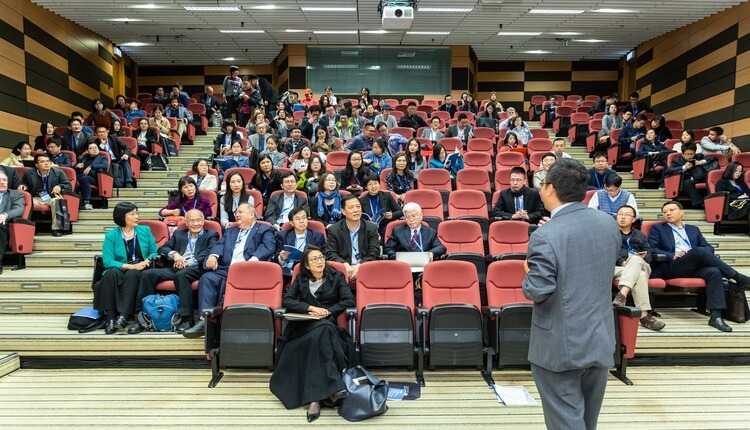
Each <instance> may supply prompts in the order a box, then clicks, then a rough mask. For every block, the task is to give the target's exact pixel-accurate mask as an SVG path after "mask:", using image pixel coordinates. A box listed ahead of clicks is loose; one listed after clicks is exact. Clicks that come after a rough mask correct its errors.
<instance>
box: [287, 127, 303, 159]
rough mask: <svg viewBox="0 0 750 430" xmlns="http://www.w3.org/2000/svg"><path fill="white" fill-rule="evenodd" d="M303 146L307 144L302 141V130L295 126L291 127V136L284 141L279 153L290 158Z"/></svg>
mask: <svg viewBox="0 0 750 430" xmlns="http://www.w3.org/2000/svg"><path fill="white" fill-rule="evenodd" d="M305 145H307V142H306V141H304V140H302V129H300V128H299V127H297V126H295V127H292V132H291V136H290V137H289V138H288V139H286V140H285V141H284V145H283V146H282V147H281V151H282V152H284V153H285V154H286V155H287V157H291V156H292V155H294V153H296V152H297V151H299V150H300V148H302V147H303V146H305Z"/></svg>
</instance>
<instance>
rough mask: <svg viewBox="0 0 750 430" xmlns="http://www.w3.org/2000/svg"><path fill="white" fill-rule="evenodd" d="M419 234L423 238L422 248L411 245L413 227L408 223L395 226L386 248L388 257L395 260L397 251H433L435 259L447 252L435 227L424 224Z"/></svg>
mask: <svg viewBox="0 0 750 430" xmlns="http://www.w3.org/2000/svg"><path fill="white" fill-rule="evenodd" d="M419 234H420V236H421V239H422V249H419V247H416V248H413V247H412V246H411V229H410V228H409V226H408V225H400V226H398V227H396V228H394V229H393V234H391V237H389V238H388V242H386V243H385V248H384V251H385V254H386V255H387V256H388V259H389V260H395V259H396V252H431V253H432V254H433V259H435V260H437V259H438V258H440V257H442V256H443V254H445V252H446V249H445V246H444V245H443V244H442V243H440V241H439V240H438V237H437V231H435V229H433V228H430V227H425V226H422V227H421V228H420V229H419Z"/></svg>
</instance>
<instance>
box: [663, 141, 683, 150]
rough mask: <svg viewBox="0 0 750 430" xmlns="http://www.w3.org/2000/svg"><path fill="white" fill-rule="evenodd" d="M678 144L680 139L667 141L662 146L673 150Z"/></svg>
mask: <svg viewBox="0 0 750 430" xmlns="http://www.w3.org/2000/svg"><path fill="white" fill-rule="evenodd" d="M678 143H680V139H667V140H665V141H664V146H666V147H667V149H669V150H674V146H675V145H677V144H678Z"/></svg>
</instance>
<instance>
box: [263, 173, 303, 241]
mask: <svg viewBox="0 0 750 430" xmlns="http://www.w3.org/2000/svg"><path fill="white" fill-rule="evenodd" d="M281 189H282V192H281V193H278V194H276V195H272V196H271V197H270V198H269V199H268V205H267V206H266V210H265V217H266V221H268V222H269V223H271V225H272V226H273V228H275V229H276V230H277V231H278V230H281V226H282V225H283V224H284V223H285V222H287V221H289V212H290V211H291V210H292V209H293V208H296V207H303V208H307V199H305V198H303V197H300V196H298V195H297V193H296V191H297V179H296V178H295V176H294V173H292V172H286V173H283V174H281Z"/></svg>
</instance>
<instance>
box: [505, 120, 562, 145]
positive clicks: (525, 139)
mask: <svg viewBox="0 0 750 430" xmlns="http://www.w3.org/2000/svg"><path fill="white" fill-rule="evenodd" d="M511 125H512V126H513V127H512V128H511V129H510V130H509V131H512V132H513V133H515V134H516V137H517V138H518V141H519V142H521V144H522V145H523V146H526V144H527V143H529V139H531V130H529V126H528V125H526V122H525V121H524V120H523V118H521V117H520V116H517V117H515V118H514V119H513V122H512V123H511ZM560 140H562V139H560ZM563 143H565V141H564V140H563Z"/></svg>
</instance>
